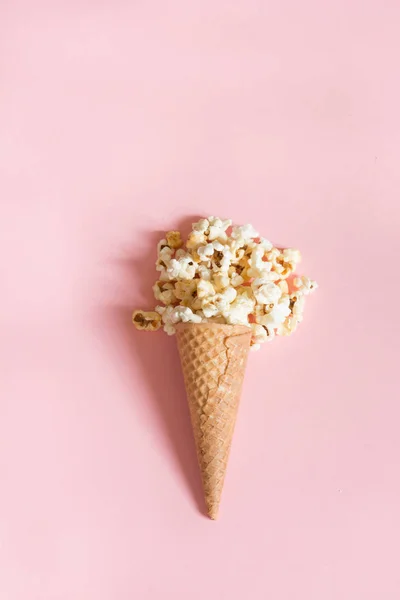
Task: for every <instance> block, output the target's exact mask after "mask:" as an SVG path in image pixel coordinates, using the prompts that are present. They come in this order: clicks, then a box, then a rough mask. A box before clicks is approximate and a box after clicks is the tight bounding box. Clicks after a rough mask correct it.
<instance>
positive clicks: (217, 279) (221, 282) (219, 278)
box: [213, 272, 230, 292]
mask: <svg viewBox="0 0 400 600" xmlns="http://www.w3.org/2000/svg"><path fill="white" fill-rule="evenodd" d="M213 284H214V288H215V290H216V291H217V292H221V291H222V290H224V289H225V288H227V287H228V285H229V284H230V279H229V276H228V275H227V274H226V273H222V272H217V273H215V274H214V276H213Z"/></svg>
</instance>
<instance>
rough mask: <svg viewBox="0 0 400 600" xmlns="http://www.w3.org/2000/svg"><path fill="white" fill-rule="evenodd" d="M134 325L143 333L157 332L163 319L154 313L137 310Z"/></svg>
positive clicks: (134, 314) (133, 318)
mask: <svg viewBox="0 0 400 600" xmlns="http://www.w3.org/2000/svg"><path fill="white" fill-rule="evenodd" d="M132 323H133V324H134V326H135V327H136V329H139V330H141V331H157V329H160V327H161V317H160V315H159V314H158V313H157V312H154V311H144V310H135V312H134V313H133V315H132Z"/></svg>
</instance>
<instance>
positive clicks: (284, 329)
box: [277, 316, 299, 335]
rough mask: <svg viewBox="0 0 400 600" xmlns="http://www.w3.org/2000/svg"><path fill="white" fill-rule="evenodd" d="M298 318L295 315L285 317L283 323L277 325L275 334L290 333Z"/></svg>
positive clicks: (294, 327) (294, 329) (293, 329)
mask: <svg viewBox="0 0 400 600" xmlns="http://www.w3.org/2000/svg"><path fill="white" fill-rule="evenodd" d="M298 323H299V320H298V319H296V317H293V316H289V317H287V318H286V319H285V320H284V322H283V323H281V324H280V325H279V326H278V329H277V334H278V335H291V334H292V333H294V332H295V331H296V329H297V325H298Z"/></svg>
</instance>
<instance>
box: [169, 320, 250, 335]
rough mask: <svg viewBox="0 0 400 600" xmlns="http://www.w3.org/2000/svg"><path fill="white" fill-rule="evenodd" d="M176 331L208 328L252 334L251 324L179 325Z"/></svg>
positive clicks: (176, 326)
mask: <svg viewBox="0 0 400 600" xmlns="http://www.w3.org/2000/svg"><path fill="white" fill-rule="evenodd" d="M174 327H175V328H176V329H188V328H189V327H190V328H196V329H199V328H207V329H221V328H223V329H227V331H232V329H235V330H236V331H243V333H249V334H251V327H250V324H249V325H248V326H247V325H229V324H228V323H177V324H176V325H174Z"/></svg>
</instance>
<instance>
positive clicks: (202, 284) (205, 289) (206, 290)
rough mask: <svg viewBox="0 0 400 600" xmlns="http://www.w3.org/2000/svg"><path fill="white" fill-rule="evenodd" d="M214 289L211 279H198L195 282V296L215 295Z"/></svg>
mask: <svg viewBox="0 0 400 600" xmlns="http://www.w3.org/2000/svg"><path fill="white" fill-rule="evenodd" d="M215 293H216V292H215V289H214V286H213V284H212V283H211V281H207V280H206V279H199V282H198V284H197V296H198V297H199V298H207V296H215Z"/></svg>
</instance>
